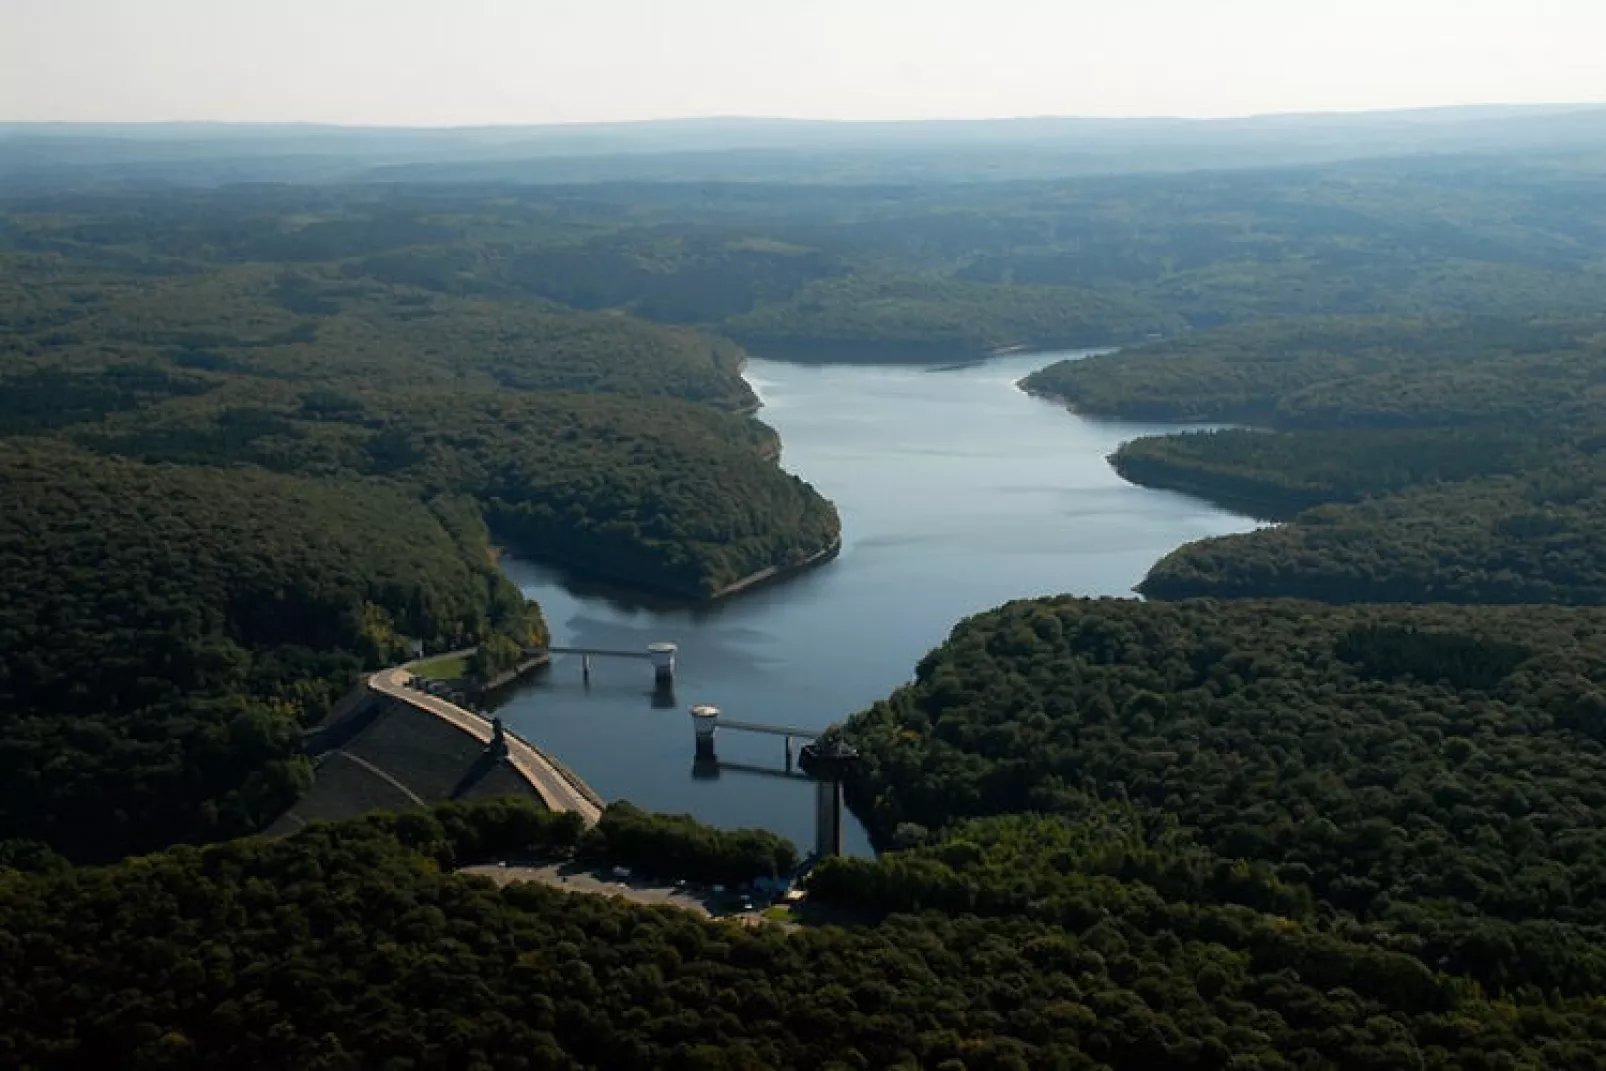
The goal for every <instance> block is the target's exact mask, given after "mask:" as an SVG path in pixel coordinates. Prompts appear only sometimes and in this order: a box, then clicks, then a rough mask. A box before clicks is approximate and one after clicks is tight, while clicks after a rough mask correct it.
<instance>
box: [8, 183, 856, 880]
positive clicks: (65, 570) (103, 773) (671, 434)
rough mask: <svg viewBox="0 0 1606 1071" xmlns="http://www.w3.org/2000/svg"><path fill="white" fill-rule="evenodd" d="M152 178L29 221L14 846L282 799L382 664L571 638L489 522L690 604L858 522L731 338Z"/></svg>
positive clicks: (11, 384)
mask: <svg viewBox="0 0 1606 1071" xmlns="http://www.w3.org/2000/svg"><path fill="white" fill-rule="evenodd" d="M133 205H134V206H135V207H134V211H135V215H136V218H138V219H139V220H141V221H142V222H141V223H140V224H139V226H137V227H136V226H133V225H132V224H131V222H130V221H129V220H128V219H126V218H125V217H124V215H123V213H124V212H126V211H127V210H128V209H129V207H130V205H129V204H128V203H125V202H121V201H119V204H118V206H117V207H116V208H113V207H111V206H108V205H107V204H106V203H104V202H103V201H100V200H98V199H97V198H95V197H91V196H88V195H78V196H74V197H69V198H66V199H65V201H64V202H63V203H62V204H58V206H57V207H58V209H61V213H60V214H57V215H52V216H50V217H49V225H48V226H46V225H45V224H44V223H41V222H40V221H41V219H43V218H44V217H39V216H35V215H32V214H30V213H29V212H26V211H22V210H17V211H14V212H11V213H9V214H7V215H6V216H5V217H4V218H5V220H6V226H5V228H4V234H5V236H6V237H5V239H3V240H0V325H3V330H0V491H3V495H4V501H5V503H6V507H5V509H4V511H0V562H3V563H4V568H3V576H0V587H3V588H4V592H3V593H4V596H5V598H4V605H3V606H0V781H3V787H0V845H4V847H3V848H0V853H3V857H4V858H15V859H22V858H37V857H40V854H41V853H51V852H54V853H60V854H62V855H65V856H66V857H68V858H71V859H74V860H81V861H107V860H111V859H115V858H118V857H120V856H123V855H126V854H129V853H137V852H145V851H151V850H154V849H157V848H161V847H164V846H167V845H169V844H173V843H175V842H189V841H205V840H213V839H217V838H220V837H229V836H238V835H242V834H246V833H250V832H253V831H255V830H257V829H260V828H263V827H264V826H265V825H267V824H269V823H271V822H272V821H273V819H274V818H275V817H276V815H277V814H278V813H279V812H281V811H283V810H284V809H285V807H286V806H287V805H288V804H289V802H290V801H292V800H293V799H294V798H295V795H296V794H297V793H298V792H299V791H301V790H302V789H304V788H305V786H306V784H307V779H308V777H309V776H310V773H309V768H308V766H307V764H306V760H305V759H304V758H303V757H301V755H300V731H301V730H302V729H303V728H306V727H308V726H310V725H313V724H315V723H316V722H317V721H318V720H319V719H320V718H322V717H323V716H324V715H325V714H326V713H327V712H328V711H329V710H330V709H331V707H332V705H333V703H334V702H335V701H336V700H337V699H338V698H339V697H340V696H341V695H343V694H344V693H345V692H346V691H347V690H349V689H350V688H351V687H352V686H353V685H354V684H355V682H356V681H357V680H358V677H359V674H360V673H361V672H362V671H364V670H371V669H374V668H377V667H379V666H382V665H385V664H390V663H394V662H396V661H399V660H401V659H402V658H403V657H404V653H405V652H406V651H408V650H410V649H412V646H413V645H414V644H415V643H421V644H423V645H424V646H425V648H427V649H429V650H453V649H456V648H460V647H463V646H466V645H472V644H477V643H486V644H487V645H488V649H489V650H501V651H507V650H510V649H519V648H523V647H527V646H529V645H532V644H536V643H539V642H542V641H543V640H544V638H545V626H544V624H543V623H542V621H541V617H540V613H539V609H538V608H537V607H534V606H531V605H526V603H525V601H524V599H523V598H522V596H521V595H520V594H519V592H518V591H516V590H515V589H514V588H513V586H512V585H511V584H510V583H509V582H508V581H506V580H504V579H502V578H501V576H500V575H499V573H498V572H497V570H496V568H495V553H496V552H495V550H494V549H493V547H495V546H511V547H514V548H516V549H517V550H519V551H521V552H523V553H526V554H529V555H531V556H533V557H537V558H540V559H542V560H545V561H547V562H550V563H552V564H555V565H559V566H562V567H565V568H570V569H573V570H575V571H576V572H579V573H582V574H586V575H590V576H593V577H598V578H607V579H611V580H616V581H619V582H622V583H624V584H627V585H630V586H633V587H635V588H637V589H643V590H656V591H662V592H665V593H667V594H669V595H671V596H674V597H678V598H681V599H684V600H692V601H696V600H700V599H705V598H708V597H711V596H714V595H716V594H718V593H719V592H721V591H722V590H724V589H725V588H727V587H729V586H731V585H732V584H734V583H736V582H738V581H740V580H742V579H743V578H745V577H747V576H749V575H751V574H753V573H757V572H760V571H763V570H767V569H771V568H775V567H781V568H784V567H786V566H787V565H789V564H792V563H795V562H799V561H802V560H804V559H806V558H809V557H811V556H813V555H816V554H818V553H819V552H821V551H822V550H826V549H828V548H830V547H831V546H833V544H834V543H835V541H836V539H837V531H838V527H837V526H838V522H837V517H836V513H835V510H834V509H833V508H832V506H831V505H830V503H828V502H827V501H826V500H825V499H824V498H822V497H821V496H820V495H819V494H818V493H817V492H815V491H814V490H813V489H812V488H811V487H809V486H808V485H807V484H805V483H803V482H802V481H801V480H799V479H797V478H796V477H793V476H791V475H789V474H787V473H785V472H783V471H782V470H781V469H780V468H779V466H778V465H777V464H776V463H775V458H776V456H777V454H778V452H779V443H778V441H777V438H776V436H775V433H774V432H773V431H772V430H770V429H769V428H767V427H765V426H764V425H762V424H761V423H759V422H758V421H757V420H755V419H753V418H752V417H751V416H750V415H749V414H750V413H751V412H752V410H753V409H754V408H756V405H757V399H756V398H755V397H754V395H753V393H752V391H751V390H750V389H749V388H748V386H747V384H746V382H745V381H744V380H743V379H742V378H741V375H740V372H741V366H742V362H743V360H744V359H745V358H744V353H743V351H742V350H741V348H740V347H739V346H738V345H736V344H735V343H733V342H730V341H729V340H726V339H723V338H719V337H715V336H712V335H709V334H706V333H703V332H700V331H698V330H695V329H692V328H682V327H674V326H661V325H656V324H652V323H648V322H646V321H643V320H640V319H635V318H631V317H625V316H616V315H605V314H601V313H591V312H585V311H581V310H575V309H569V308H565V307H562V306H559V305H556V304H552V303H550V302H546V301H543V300H539V299H533V298H532V299H525V298H514V297H506V296H504V297H502V298H499V299H494V300H493V299H489V298H481V297H473V296H457V295H443V294H435V293H432V292H428V291H423V290H419V289H417V288H413V287H409V286H406V285H403V284H392V283H388V282H383V281H379V280H376V279H373V278H369V277H364V276H359V275H355V274H353V273H351V272H349V271H348V270H347V269H346V266H345V265H344V263H343V262H342V260H341V259H340V258H341V254H342V252H344V251H345V250H347V249H349V248H352V247H353V246H355V247H359V248H360V247H362V246H363V243H364V242H365V241H371V240H372V235H373V233H374V232H375V230H376V229H377V230H379V231H380V232H382V233H383V234H384V235H385V236H386V240H396V239H400V240H404V241H421V240H426V239H430V240H434V239H438V238H440V237H441V236H442V235H443V234H444V233H446V232H445V231H444V230H443V229H441V228H440V227H437V226H433V225H427V224H424V223H413V224H405V223H395V222H394V221H392V222H391V223H387V224H383V225H381V226H379V227H377V228H376V227H375V226H374V225H371V224H368V223H365V222H362V221H360V220H356V219H353V220H348V221H345V222H340V223H332V224H331V225H330V227H328V228H327V233H318V230H319V229H318V228H316V227H314V232H315V234H314V236H307V237H302V238H299V239H297V238H296V237H295V236H294V234H293V233H292V234H289V235H281V238H280V240H279V241H278V242H277V244H275V243H274V242H271V241H268V240H267V239H266V238H263V239H262V240H261V241H260V242H259V243H258V244H257V245H256V246H255V247H254V249H255V252H256V253H257V254H259V255H272V256H275V257H280V258H283V259H282V260H279V261H276V262H273V263H266V262H262V261H258V260H249V259H242V258H235V257H232V256H231V255H230V254H229V252H228V251H229V250H230V249H231V248H232V247H231V244H230V243H231V242H232V241H235V240H237V239H238V235H240V234H253V233H256V228H257V227H258V226H260V225H261V224H262V221H263V218H264V217H262V216H260V215H258V212H259V211H266V210H265V209H263V208H262V206H260V205H255V198H254V197H253V196H252V195H250V194H240V195H239V196H237V197H233V198H224V199H223V203H222V204H221V205H219V206H216V208H215V211H214V212H209V211H208V210H207V209H206V208H205V207H197V206H185V205H180V204H177V203H173V202H171V201H168V200H166V199H164V198H163V197H161V196H159V195H147V196H145V197H137V198H134V201H133ZM254 206H255V207H254ZM11 207H13V208H14V207H15V206H11ZM266 219H267V220H268V223H269V225H270V229H273V228H283V227H284V226H285V225H286V221H285V218H284V217H283V216H274V215H271V214H269V215H268V216H267V217H266ZM201 222H204V224H205V226H206V228H207V229H206V230H205V231H204V233H203V234H202V235H199V236H198V237H197V243H196V244H194V245H186V244H184V235H185V234H186V233H187V229H188V228H191V227H195V226H197V225H198V223H201ZM34 227H39V228H40V229H39V230H33V229H32V228H34ZM275 233H278V231H277V230H276V231H275ZM46 234H52V235H56V237H52V238H48V239H47V238H46V237H45V235H46ZM264 243H265V244H264ZM326 257H333V258H335V259H334V260H328V261H326V260H323V259H320V258H326Z"/></svg>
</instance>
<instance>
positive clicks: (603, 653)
mask: <svg viewBox="0 0 1606 1071" xmlns="http://www.w3.org/2000/svg"><path fill="white" fill-rule="evenodd" d="M546 650H547V654H577V655H592V656H594V657H596V658H640V659H642V660H646V659H650V658H651V657H652V652H651V651H610V650H607V649H605V648H602V647H548V648H547V649H546Z"/></svg>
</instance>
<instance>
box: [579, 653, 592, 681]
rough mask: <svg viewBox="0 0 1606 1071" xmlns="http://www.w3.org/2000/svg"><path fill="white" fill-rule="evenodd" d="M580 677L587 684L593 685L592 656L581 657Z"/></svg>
mask: <svg viewBox="0 0 1606 1071" xmlns="http://www.w3.org/2000/svg"><path fill="white" fill-rule="evenodd" d="M580 677H581V679H582V680H584V681H585V682H586V683H587V684H590V683H591V656H590V655H581V656H580Z"/></svg>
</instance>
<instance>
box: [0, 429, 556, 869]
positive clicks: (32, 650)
mask: <svg viewBox="0 0 1606 1071" xmlns="http://www.w3.org/2000/svg"><path fill="white" fill-rule="evenodd" d="M0 497H3V499H4V501H5V509H4V510H3V511H0V711H3V712H4V715H3V721H0V844H4V842H6V841H9V840H31V841H36V842H42V843H44V844H48V845H50V846H51V847H52V848H55V849H56V850H58V851H61V852H64V853H66V854H68V855H70V856H72V857H75V858H86V859H106V858H114V857H116V856H118V855H121V854H125V853H127V852H130V851H148V850H151V849H154V848H157V847H161V846H163V845H166V844H169V843H171V842H173V841H175V840H191V839H196V838H202V837H216V836H220V835H222V836H227V835H239V834H241V833H246V832H250V831H252V830H253V829H256V828H259V827H260V826H261V825H263V824H265V823H266V822H269V821H272V819H273V818H275V817H276V816H277V815H278V813H279V812H280V811H282V810H283V809H284V808H285V807H286V806H288V805H289V803H290V802H291V801H293V799H294V798H295V793H296V792H297V791H299V790H300V789H301V788H304V787H305V784H306V781H307V779H308V777H309V776H310V771H309V769H308V768H307V766H306V764H305V761H304V760H303V759H301V758H300V757H299V730H300V728H301V727H302V726H303V725H305V724H309V723H310V722H312V721H313V720H315V719H316V718H318V717H320V716H322V715H323V714H324V713H325V712H326V711H327V710H328V708H329V706H330V704H331V703H333V702H334V700H336V699H337V698H339V696H340V695H341V694H343V693H344V692H345V691H346V690H347V689H349V688H350V687H351V685H352V683H353V681H354V680H355V679H356V675H357V673H358V671H359V670H361V669H362V668H363V667H364V666H376V665H380V664H383V663H385V662H388V661H397V660H400V659H401V658H402V657H404V654H405V651H406V650H407V649H408V647H407V644H406V642H405V641H406V639H407V638H414V639H418V640H422V641H424V642H426V643H428V644H431V645H434V646H437V647H443V648H454V647H460V646H463V645H465V644H469V643H474V642H477V641H478V640H480V639H482V638H484V637H486V636H487V635H489V634H490V633H491V632H492V631H500V632H502V633H504V634H508V635H511V636H513V637H514V638H516V639H518V640H519V641H520V642H522V643H534V642H538V641H540V640H541V639H542V638H543V637H544V627H543V625H542V623H541V620H540V616H539V613H538V612H537V610H536V609H535V607H533V606H529V605H527V604H526V603H525V601H524V599H523V597H522V596H521V595H520V594H519V592H518V591H517V590H516V589H515V588H514V587H513V586H512V584H511V583H509V582H508V581H507V580H505V579H504V578H503V577H502V576H501V575H500V574H499V573H497V571H496V570H495V569H494V567H493V566H492V563H491V561H490V559H489V557H488V556H487V555H486V554H485V532H484V528H483V526H482V524H481V523H480V520H479V518H478V516H477V515H476V512H475V510H474V508H473V505H472V503H471V502H469V501H467V500H465V499H454V498H447V497H443V498H438V499H433V500H431V501H430V502H428V503H426V502H423V501H420V500H418V499H416V498H414V497H411V496H409V495H406V494H402V493H398V492H397V491H395V490H392V489H389V488H385V487H382V486H378V485H363V484H355V483H344V482H340V483H337V482H332V481H330V482H325V481H315V480H305V479H299V478H293V477H287V476H277V475H273V474H270V473H266V472H262V471H260V470H253V469H236V470H230V471H225V470H221V469H215V468H180V467H174V466H167V465H160V466H155V465H141V464H136V463H132V462H129V461H124V460H120V459H116V458H108V457H97V456H93V455H89V454H86V453H82V452H80V451H78V450H76V449H73V448H71V447H67V446H64V445H61V444H55V443H44V442H33V443H28V442H19V441H16V440H13V441H11V442H8V443H6V444H5V445H4V448H3V450H0Z"/></svg>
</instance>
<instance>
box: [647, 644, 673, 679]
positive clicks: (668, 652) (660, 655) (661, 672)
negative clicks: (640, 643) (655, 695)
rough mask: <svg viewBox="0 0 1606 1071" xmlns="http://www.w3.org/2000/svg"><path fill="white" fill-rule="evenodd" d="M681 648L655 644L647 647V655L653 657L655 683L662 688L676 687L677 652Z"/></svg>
mask: <svg viewBox="0 0 1606 1071" xmlns="http://www.w3.org/2000/svg"><path fill="white" fill-rule="evenodd" d="M678 650H680V648H679V647H677V646H675V645H674V644H672V643H653V644H649V645H648V646H647V653H648V654H649V655H651V656H652V678H653V683H654V684H656V685H657V686H658V687H660V688H666V689H667V688H673V687H674V686H675V652H676V651H678Z"/></svg>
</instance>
